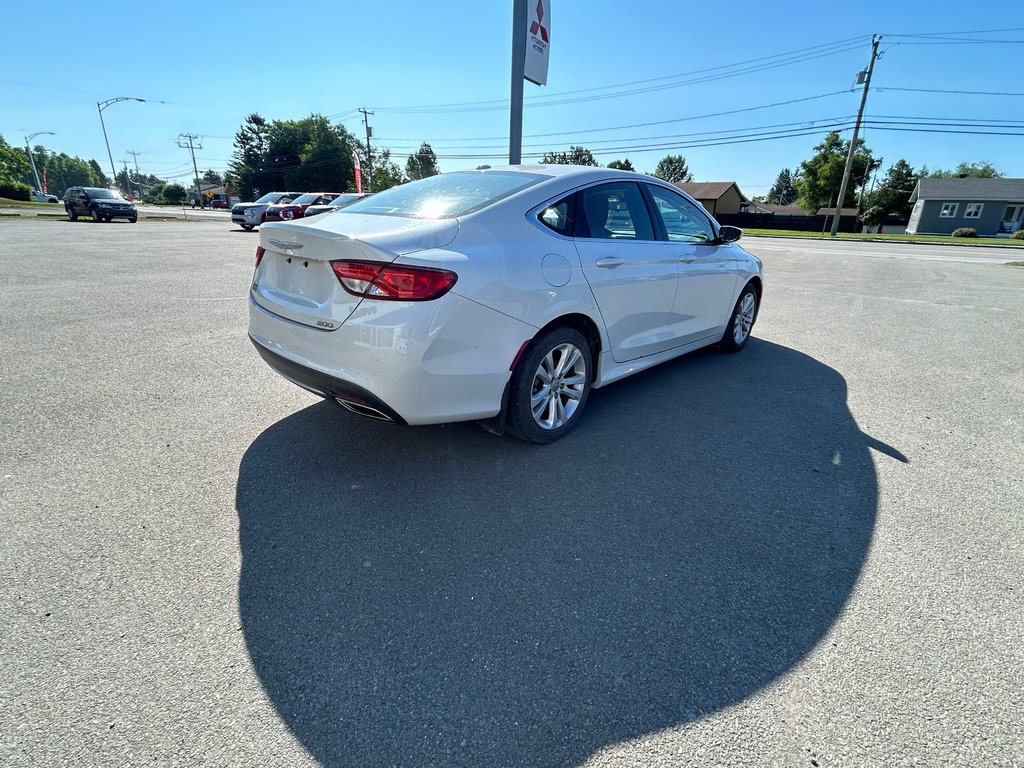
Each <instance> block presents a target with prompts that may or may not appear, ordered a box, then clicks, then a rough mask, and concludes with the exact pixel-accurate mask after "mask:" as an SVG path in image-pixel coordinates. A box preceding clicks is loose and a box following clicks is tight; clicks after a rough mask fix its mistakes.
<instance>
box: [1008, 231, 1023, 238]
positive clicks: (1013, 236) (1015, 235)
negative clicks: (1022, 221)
mask: <svg viewBox="0 0 1024 768" xmlns="http://www.w3.org/2000/svg"><path fill="white" fill-rule="evenodd" d="M1010 239H1011V240H1024V229H1018V230H1017V231H1016V232H1014V233H1013V234H1012V235H1010Z"/></svg>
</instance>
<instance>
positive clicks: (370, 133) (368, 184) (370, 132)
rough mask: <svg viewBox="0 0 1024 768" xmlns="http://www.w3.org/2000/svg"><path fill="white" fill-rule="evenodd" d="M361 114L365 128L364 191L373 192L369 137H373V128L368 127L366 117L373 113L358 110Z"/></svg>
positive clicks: (371, 154)
mask: <svg viewBox="0 0 1024 768" xmlns="http://www.w3.org/2000/svg"><path fill="white" fill-rule="evenodd" d="M359 111H360V112H362V113H363V125H364V126H366V191H367V192H373V152H371V151H370V137H371V136H373V128H371V127H370V120H369V118H368V115H372V114H373V112H370V111H368V110H365V109H362V108H360V109H359Z"/></svg>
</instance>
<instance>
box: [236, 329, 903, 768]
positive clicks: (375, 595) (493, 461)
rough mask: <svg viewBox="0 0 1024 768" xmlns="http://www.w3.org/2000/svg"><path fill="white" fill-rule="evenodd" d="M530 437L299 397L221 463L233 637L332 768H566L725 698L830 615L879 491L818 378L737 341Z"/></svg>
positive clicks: (862, 446) (607, 396)
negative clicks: (551, 440)
mask: <svg viewBox="0 0 1024 768" xmlns="http://www.w3.org/2000/svg"><path fill="white" fill-rule="evenodd" d="M592 395H593V396H592V399H591V401H590V405H589V406H588V413H587V414H586V416H585V419H584V421H583V422H581V424H580V425H579V427H578V428H577V429H576V431H575V432H574V433H573V434H571V435H570V436H568V437H567V438H565V439H563V440H561V441H559V442H557V443H555V444H553V445H550V446H544V447H536V446H530V445H526V444H524V443H520V442H518V441H515V440H513V439H511V438H508V437H506V438H499V437H495V436H493V435H490V434H488V433H486V432H484V431H483V430H481V429H479V428H477V427H475V426H473V425H449V426H445V427H418V428H407V427H405V428H403V427H395V426H392V425H387V424H381V423H378V422H373V421H369V420H365V419H361V418H360V417H356V416H352V415H349V414H346V413H344V412H342V411H341V409H339V408H337V407H335V406H334V405H333V404H330V403H319V404H316V405H313V406H310V407H308V408H305V409H303V410H302V411H299V412H298V413H295V414H294V415H292V416H290V417H288V418H286V419H284V420H282V421H281V422H279V423H277V424H274V425H273V426H271V427H270V428H268V429H267V430H266V431H265V432H263V434H261V435H260V436H259V437H258V438H257V439H256V440H255V441H254V442H253V444H252V445H251V446H250V448H249V449H248V451H247V452H246V454H245V456H244V458H243V459H242V462H241V466H240V469H239V479H238V489H237V508H238V515H239V521H240V545H241V551H242V558H243V562H242V572H241V579H240V586H239V599H240V605H241V616H242V624H243V629H244V632H245V639H246V642H247V645H248V649H249V653H250V655H251V657H252V662H253V665H254V668H255V670H256V672H257V674H258V675H259V678H260V680H261V682H262V684H263V686H264V687H265V689H266V692H267V694H268V696H269V698H270V700H271V701H272V702H273V704H274V706H275V707H276V708H277V711H278V712H279V714H280V716H281V718H282V719H283V720H284V722H285V723H287V725H288V727H289V728H290V729H291V730H292V732H293V733H294V734H295V736H296V737H297V738H298V739H299V740H300V741H301V742H302V744H303V745H304V746H305V747H306V748H307V749H308V750H309V751H310V753H311V754H312V755H314V756H315V757H316V758H317V759H319V760H320V761H322V762H323V763H324V764H325V765H328V766H341V765H353V766H376V765H416V766H425V765H439V766H441V765H443V766H483V765H486V766H502V765H526V766H538V767H539V766H544V767H545V768H546V767H548V766H571V765H577V764H579V763H580V762H582V761H583V760H585V759H586V757H587V756H588V755H591V754H592V753H594V752H595V751H596V750H598V749H600V748H601V747H604V746H607V745H610V744H614V743H616V742H620V741H622V740H624V739H629V738H631V737H636V736H639V735H642V734H645V733H650V732H652V731H657V730H659V729H663V728H666V727H671V726H676V725H680V724H685V723H687V722H689V721H692V720H694V719H696V718H699V717H700V716H701V715H703V714H706V713H709V712H713V711H715V710H717V709H720V708H722V707H725V706H727V705H729V704H732V703H735V702H737V701H740V700H742V699H743V698H744V697H747V696H749V695H750V694H751V693H753V692H755V691H757V690H758V689H759V688H761V687H763V686H765V685H766V684H768V683H771V682H772V681H773V680H775V679H776V678H778V677H779V676H780V675H782V674H783V673H785V672H786V671H787V670H789V669H790V668H791V667H792V666H793V665H794V664H795V663H797V662H798V661H799V660H800V659H801V658H802V657H803V656H804V655H805V654H807V653H808V651H809V650H811V649H812V648H813V647H814V646H815V645H816V644H817V643H819V642H820V641H822V638H823V636H824V635H825V633H827V632H828V630H829V628H830V626H831V625H832V624H833V622H835V621H836V619H837V618H838V616H839V615H840V613H841V611H842V609H843V606H844V604H845V603H846V601H847V599H848V598H849V595H850V592H851V590H852V589H853V586H854V583H855V582H856V580H857V577H858V573H859V572H860V569H861V566H862V563H863V562H864V558H865V556H866V553H867V550H868V546H869V543H870V540H871V535H872V528H873V524H874V520H875V512H876V504H877V498H878V489H877V484H876V477H875V470H874V466H873V463H872V460H871V458H870V456H869V453H868V447H869V446H871V447H876V448H881V449H887V450H885V452H886V453H888V454H889V455H890V456H894V457H896V458H899V459H900V460H905V459H904V458H903V457H902V455H901V454H899V453H898V451H895V450H894V449H891V448H888V447H887V446H883V445H881V444H877V443H876V442H875V441H872V440H871V438H869V437H867V436H865V435H863V434H862V433H861V431H860V429H859V428H858V426H857V424H856V423H855V421H854V419H853V418H852V416H851V414H850V412H849V410H848V408H847V406H846V385H845V382H844V380H843V378H842V377H841V376H840V375H839V374H838V373H837V372H836V371H834V370H832V369H831V368H829V367H827V366H825V365H823V364H821V363H820V362H817V361H815V360H814V359H812V358H810V357H808V356H806V355H804V354H801V353H799V352H796V351H794V350H792V349H787V348H785V347H782V346H778V345H775V344H771V343H768V342H764V341H760V340H752V341H751V342H750V344H749V346H748V348H747V349H746V350H745V351H744V352H743V353H742V354H739V355H727V354H722V353H719V352H715V351H711V352H700V353H696V354H693V355H689V356H687V357H684V358H682V359H680V360H677V361H674V362H672V363H668V364H666V365H662V366H660V367H658V368H657V369H654V370H652V371H649V372H647V373H644V374H641V375H639V376H635V377H632V378H631V379H628V380H626V381H624V382H622V383H619V384H616V385H614V386H610V387H607V388H605V389H603V390H596V391H594V392H593V393H592Z"/></svg>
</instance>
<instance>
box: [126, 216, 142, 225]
mask: <svg viewBox="0 0 1024 768" xmlns="http://www.w3.org/2000/svg"><path fill="white" fill-rule="evenodd" d="M138 220H139V217H138V216H132V217H131V218H130V219H128V223H129V224H134V223H135V222H137V221H138Z"/></svg>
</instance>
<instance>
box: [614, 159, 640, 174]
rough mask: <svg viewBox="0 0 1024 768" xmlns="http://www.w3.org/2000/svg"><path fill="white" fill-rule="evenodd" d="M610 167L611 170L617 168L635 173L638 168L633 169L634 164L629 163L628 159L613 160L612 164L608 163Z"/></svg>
mask: <svg viewBox="0 0 1024 768" xmlns="http://www.w3.org/2000/svg"><path fill="white" fill-rule="evenodd" d="M608 167H609V168H617V169H619V170H620V171H635V170H636V168H634V167H633V164H632V163H631V162H629V158H628V157H627V158H626V159H625V160H612V161H611V162H610V163H608Z"/></svg>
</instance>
